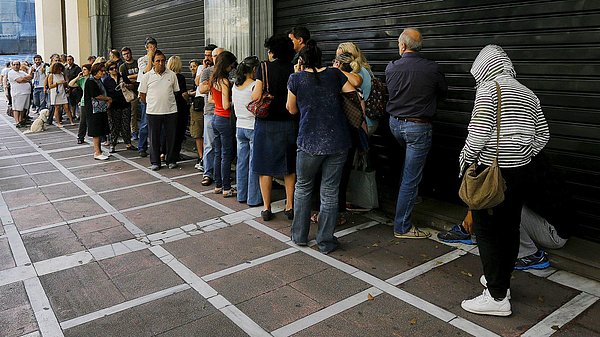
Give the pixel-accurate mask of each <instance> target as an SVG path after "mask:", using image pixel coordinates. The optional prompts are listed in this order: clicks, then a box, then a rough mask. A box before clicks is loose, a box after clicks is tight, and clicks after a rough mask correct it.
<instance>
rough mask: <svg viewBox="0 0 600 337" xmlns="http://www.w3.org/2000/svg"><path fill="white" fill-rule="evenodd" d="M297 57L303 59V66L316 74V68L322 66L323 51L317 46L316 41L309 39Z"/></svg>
mask: <svg viewBox="0 0 600 337" xmlns="http://www.w3.org/2000/svg"><path fill="white" fill-rule="evenodd" d="M299 57H301V58H302V60H303V61H304V67H307V68H311V69H312V70H313V72H314V73H315V74H317V68H321V67H323V52H322V51H321V48H319V47H317V41H315V40H313V39H310V40H308V41H306V45H305V46H304V48H302V50H300V53H299Z"/></svg>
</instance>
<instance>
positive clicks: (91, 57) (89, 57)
mask: <svg viewBox="0 0 600 337" xmlns="http://www.w3.org/2000/svg"><path fill="white" fill-rule="evenodd" d="M96 58H97V57H96V56H95V55H90V56H88V58H87V59H88V61H89V60H90V59H94V60H95V59H96Z"/></svg>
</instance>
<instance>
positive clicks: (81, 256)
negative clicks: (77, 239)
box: [33, 251, 94, 276]
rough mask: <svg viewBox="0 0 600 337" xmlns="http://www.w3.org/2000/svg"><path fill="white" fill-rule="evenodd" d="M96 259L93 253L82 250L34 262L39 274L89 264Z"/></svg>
mask: <svg viewBox="0 0 600 337" xmlns="http://www.w3.org/2000/svg"><path fill="white" fill-rule="evenodd" d="M93 260H94V257H93V256H92V254H90V253H89V252H87V251H80V252H77V253H73V254H67V255H62V256H58V257H55V258H51V259H47V260H44V261H39V262H34V263H33V267H34V268H35V271H36V273H37V275H38V276H43V275H47V274H51V273H54V272H57V271H61V270H66V269H70V268H72V267H77V266H81V265H84V264H88V263H90V262H92V261H93Z"/></svg>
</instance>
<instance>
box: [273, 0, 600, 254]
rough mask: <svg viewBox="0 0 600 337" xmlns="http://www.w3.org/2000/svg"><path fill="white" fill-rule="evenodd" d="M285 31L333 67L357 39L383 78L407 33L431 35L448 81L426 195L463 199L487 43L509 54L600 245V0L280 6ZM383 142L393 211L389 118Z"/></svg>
mask: <svg viewBox="0 0 600 337" xmlns="http://www.w3.org/2000/svg"><path fill="white" fill-rule="evenodd" d="M274 15H275V31H276V32H286V31H288V30H289V29H290V28H291V27H293V26H295V25H305V26H306V27H307V28H308V29H309V30H310V31H311V33H312V36H313V37H314V38H315V39H316V40H317V41H318V42H319V45H320V46H321V48H322V49H324V55H325V56H324V60H331V59H332V57H333V56H334V53H335V49H336V47H337V45H338V44H339V43H340V42H344V41H353V42H355V43H357V44H358V45H359V47H360V48H361V49H362V50H363V52H364V53H365V55H366V57H367V59H368V60H369V62H370V64H371V65H372V66H373V69H374V71H375V73H376V74H377V75H379V76H381V77H383V72H384V69H385V66H386V64H387V63H388V62H389V61H390V60H393V59H396V58H398V57H399V56H398V43H397V38H398V36H399V34H400V33H401V30H402V28H404V27H416V28H419V29H420V30H421V32H422V33H423V35H424V48H423V54H424V55H425V56H426V57H427V58H430V59H433V60H435V61H437V62H438V63H439V64H440V65H441V66H442V69H443V70H444V72H445V73H446V78H447V80H448V85H449V87H450V91H449V96H448V99H447V100H446V101H445V102H444V103H442V104H441V105H440V106H439V109H438V114H437V116H436V121H435V123H434V138H433V144H434V145H433V148H432V150H431V152H430V155H429V158H428V163H427V166H426V172H425V174H424V178H423V179H424V180H423V182H422V184H421V189H420V194H423V195H429V196H434V197H437V198H440V199H443V200H448V201H455V202H458V198H457V196H456V192H457V189H458V185H459V181H458V178H457V176H458V154H459V152H460V149H461V148H462V145H463V144H464V139H465V137H466V133H467V130H466V126H467V124H468V121H469V119H470V113H471V110H472V107H473V99H474V96H475V90H474V85H475V82H474V80H473V78H472V77H471V75H470V74H469V70H470V67H471V64H472V62H473V60H474V59H475V57H476V56H477V54H478V52H479V50H481V48H482V47H483V46H485V45H487V44H492V43H494V44H498V45H501V46H502V47H504V49H505V50H506V51H507V53H508V54H509V56H510V57H511V59H512V60H513V62H514V65H515V68H516V71H517V78H518V79H519V81H521V82H522V83H523V84H525V85H526V86H528V87H529V88H530V89H532V90H533V91H534V92H535V93H536V94H537V95H538V97H539V98H540V100H541V102H542V106H543V110H544V112H545V115H546V118H547V119H548V121H549V125H550V131H551V140H550V142H549V143H548V146H547V148H546V152H547V153H548V155H549V156H550V157H551V159H552V161H553V163H554V165H556V166H557V167H559V168H561V169H564V170H565V172H566V173H567V181H566V182H567V185H568V187H569V189H570V190H572V195H573V197H574V199H575V209H573V210H572V215H573V216H572V219H573V223H574V226H575V225H576V226H577V235H578V236H580V237H583V238H586V239H590V240H594V241H599V242H600V110H599V109H598V107H600V90H598V88H600V86H599V84H598V83H600V63H599V61H598V60H600V47H599V46H600V34H598V31H599V29H600V1H583V0H581V1H574V0H570V1H548V0H545V1H502V2H498V1H494V0H471V1H462V0H446V1H402V2H399V1H388V0H362V1H356V0H339V1H319V0H280V1H277V0H275V6H274ZM382 124H383V125H381V127H380V129H379V130H378V133H377V135H376V136H375V137H374V138H373V153H374V154H375V155H376V156H377V159H378V160H377V161H376V164H377V169H378V178H379V185H380V191H381V198H382V199H384V200H383V203H382V204H383V206H384V207H385V208H386V209H387V210H390V211H393V208H394V202H395V198H396V195H397V186H398V185H397V184H398V180H399V176H400V170H401V165H402V161H403V158H402V157H401V156H402V155H401V154H400V153H402V152H401V151H400V150H401V149H400V147H399V146H398V145H397V143H396V141H395V140H394V139H393V138H392V137H391V135H390V133H389V130H388V128H387V121H385V122H384V123H382Z"/></svg>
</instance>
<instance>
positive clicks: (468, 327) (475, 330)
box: [448, 316, 501, 337]
mask: <svg viewBox="0 0 600 337" xmlns="http://www.w3.org/2000/svg"><path fill="white" fill-rule="evenodd" d="M448 324H450V325H452V326H454V327H455V328H458V329H461V330H463V331H466V332H467V333H469V334H471V335H473V336H477V337H501V336H500V335H498V334H496V333H494V332H492V331H490V330H488V329H486V328H484V327H482V326H480V325H477V324H475V323H473V322H471V321H469V320H466V319H464V318H462V317H460V316H456V317H455V318H454V319H452V320H450V321H449V322H448Z"/></svg>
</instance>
